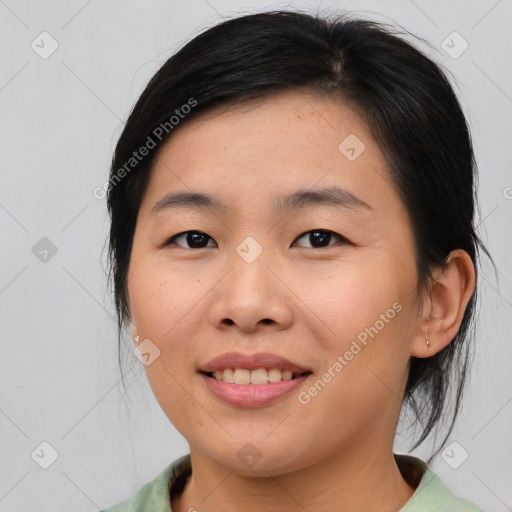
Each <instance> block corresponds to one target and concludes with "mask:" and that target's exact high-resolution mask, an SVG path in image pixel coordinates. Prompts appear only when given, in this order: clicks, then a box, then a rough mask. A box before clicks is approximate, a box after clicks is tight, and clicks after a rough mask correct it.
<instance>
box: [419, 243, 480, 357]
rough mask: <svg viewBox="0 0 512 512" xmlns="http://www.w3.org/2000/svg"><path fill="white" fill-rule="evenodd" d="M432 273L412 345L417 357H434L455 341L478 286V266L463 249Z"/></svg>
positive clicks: (449, 256) (455, 251) (450, 255)
mask: <svg viewBox="0 0 512 512" xmlns="http://www.w3.org/2000/svg"><path fill="white" fill-rule="evenodd" d="M432 274H433V275H432V287H431V290H430V292H429V293H428V294H427V296H426V297H425V298H424V299H423V308H422V312H421V315H420V318H419V320H418V326H417V330H416V334H415V337H414V340H413V343H412V345H411V356H413V357H420V358H421V357H430V356H432V355H434V354H436V353H437V352H439V351H440V350H442V349H443V348H444V347H446V346H447V345H448V344H449V343H450V342H451V341H452V340H453V338H454V337H455V335H456V334H457V332H458V330H459V328H460V324H461V322H462V318H463V316H464V311H465V310H466V306H467V304H468V302H469V300H470V299H471V296H472V295H473V291H474V289H475V267H474V265H473V262H472V261H471V257H470V256H469V254H468V253H467V252H466V251H464V250H462V249H456V250H454V251H452V252H451V253H450V254H449V255H448V258H447V260H446V263H445V264H444V265H443V266H442V267H440V268H438V269H435V270H434V271H433V273H432ZM427 340H428V341H429V342H430V346H428V344H427Z"/></svg>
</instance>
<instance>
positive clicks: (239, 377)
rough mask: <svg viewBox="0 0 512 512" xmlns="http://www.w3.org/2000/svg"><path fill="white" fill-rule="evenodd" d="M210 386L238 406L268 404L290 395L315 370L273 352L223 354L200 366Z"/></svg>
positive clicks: (224, 399) (212, 391)
mask: <svg viewBox="0 0 512 512" xmlns="http://www.w3.org/2000/svg"><path fill="white" fill-rule="evenodd" d="M198 372H199V374H200V376H201V377H202V379H203V382H204V383H205V385H206V387H207V389H208V390H209V391H210V392H211V393H212V394H213V395H214V396H216V397H217V398H218V399H220V400H222V401H223V402H225V403H227V404H229V405H232V406H235V407H264V406H267V405H269V404H272V403H274V402H276V401H277V400H280V399H282V398H284V397H285V396H290V393H291V392H292V391H293V390H296V389H297V388H298V387H299V386H301V385H302V384H304V382H305V381H306V379H308V378H309V376H310V375H312V374H313V372H312V371H311V370H310V369H308V368H304V367H302V366H299V365H297V364H295V363H293V362H292V361H290V360H288V359H286V358H284V357H281V356H278V355H276V354H271V353H256V354H242V353H239V352H230V353H226V354H222V355H220V356H218V357H216V358H214V359H212V360H211V361H210V362H209V363H207V364H206V365H204V366H202V367H201V368H199V369H198Z"/></svg>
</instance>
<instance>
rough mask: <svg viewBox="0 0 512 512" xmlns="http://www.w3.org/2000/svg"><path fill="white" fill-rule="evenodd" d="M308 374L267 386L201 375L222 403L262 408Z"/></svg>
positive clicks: (299, 383) (290, 389) (294, 387)
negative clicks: (235, 382) (225, 380)
mask: <svg viewBox="0 0 512 512" xmlns="http://www.w3.org/2000/svg"><path fill="white" fill-rule="evenodd" d="M309 375H310V374H307V375H303V376H301V377H296V378H295V379H290V380H280V381H279V382H269V383H268V384H229V383H228V382H224V381H222V380H217V379H215V378H213V377H208V376H207V375H205V374H204V373H202V374H201V377H202V378H203V380H204V382H205V383H206V385H207V386H208V389H209V390H210V391H211V392H212V393H213V394H214V395H215V396H217V397H218V398H220V399H221V400H223V401H224V402H226V403H228V404H230V405H235V406H237V407H263V406H265V405H268V404H270V403H272V402H275V401H276V400H278V399H279V398H281V397H283V396H284V395H286V394H287V393H289V392H290V391H293V390H294V389H296V388H297V387H298V386H300V385H301V384H302V383H303V382H304V381H305V380H306V379H307V378H308V376H309Z"/></svg>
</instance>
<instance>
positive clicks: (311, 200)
mask: <svg viewBox="0 0 512 512" xmlns="http://www.w3.org/2000/svg"><path fill="white" fill-rule="evenodd" d="M303 191H310V192H315V194H309V195H306V194H303V195H300V194H302V192H303ZM329 191H330V193H329V194H328V192H329ZM336 191H337V193H335V192H336ZM178 193H180V194H191V193H196V194H205V195H206V194H207V195H208V196H211V197H212V199H213V201H214V202H213V203H212V204H207V203H206V202H204V201H203V202H202V203H201V202H199V203H198V202H196V203H194V204H193V203H192V202H189V203H188V204H184V202H183V201H181V202H180V201H172V200H171V198H170V197H168V195H170V194H178ZM166 197H167V201H166V200H165V198H166ZM294 197H295V199H296V200H294ZM287 198H288V200H287ZM297 198H298V199H297ZM162 200H163V201H162ZM217 203H218V204H221V203H222V205H224V206H223V207H219V206H217ZM155 205H159V206H157V207H156V208H155ZM187 231H197V232H200V233H198V234H197V233H196V234H195V235H194V234H192V235H189V236H187V234H186V233H185V234H184V235H180V236H178V237H177V238H175V239H174V240H173V241H171V242H170V243H169V244H167V245H165V243H166V242H167V241H168V240H169V239H171V238H172V237H173V236H174V235H177V234H180V233H184V232H187ZM128 292H129V298H130V313H131V317H132V321H133V334H134V336H135V335H139V336H140V339H141V340H145V341H143V345H142V347H141V351H142V352H144V353H145V356H144V357H143V359H144V361H145V370H146V373H147V376H148V379H149V382H150V385H151V387H152V389H153V392H154V394H155V396H156V399H157V400H158V402H159V403H160V405H161V407H162V409H163V411H164V412H165V413H166V415H167V416H168V418H169V419H170V420H171V422H172V423H173V424H174V425H175V427H176V428H177V429H178V430H179V431H180V432H181V433H182V434H183V436H184V437H185V438H186V439H187V441H188V442H189V444H190V447H191V451H192V453H195V454H197V456H202V457H206V458H208V459H209V460H210V462H211V461H213V462H215V463H218V464H221V465H223V466H226V467H230V468H236V470H237V471H240V472H243V473H245V474H254V475H257V474H265V472H271V473H272V474H275V475H277V474H281V473H285V472H288V471H292V470H298V469H301V468H306V467H307V466H310V465H312V464H314V463H317V462H320V461H324V462H325V461H326V460H328V459H329V458H331V457H339V456H340V454H344V455H345V456H347V457H350V456H354V457H357V458H358V459H359V458H360V457H361V455H362V453H363V452H365V453H367V454H372V456H375V454H377V453H381V452H382V450H383V449H386V450H391V448H392V443H393V437H394V432H395V425H396V420H397V417H398V414H399V410H400V407H401V403H402V395H403V390H404V388H405V383H406V378H407V371H408V361H409V357H410V351H411V346H412V343H413V341H414V340H415V339H416V338H417V337H418V336H419V333H418V331H419V327H418V325H419V320H418V318H419V317H418V311H419V307H420V303H419V302H418V301H419V298H418V295H417V272H416V267H415V255H414V244H413V232H412V229H411V225H410V221H409V217H408V214H407V212H406V210H405V207H404V205H403V204H402V202H401V201H400V199H399V197H398V194H397V192H396V190H395V188H394V186H393V184H392V183H391V180H390V176H389V174H388V170H387V166H386V162H385V158H384V155H383V153H382V152H381V151H380V149H379V148H378V146H377V144H376V143H375V142H374V140H373V139H372V134H371V132H370V131H369V130H368V128H367V127H366V126H365V124H364V123H363V122H362V121H361V119H360V118H359V117H358V116H357V115H356V114H355V112H354V111H353V110H351V109H349V108H348V107H347V106H344V105H342V104H340V102H339V101H338V100H336V101H335V100H331V99H329V98H325V97H322V98H319V97H313V96H309V95H305V94H299V93H296V92H286V93H280V94H278V95H274V96H271V97H268V98H266V99H264V100H260V101H257V102H256V101H255V102H252V103H248V104H245V105H243V106H239V107H236V108H234V109H230V110H226V111H217V112H215V113H211V114H208V115H202V116H200V117H198V118H197V119H195V120H191V121H190V122H189V123H187V124H185V125H183V126H181V127H179V129H177V130H176V132H175V133H174V134H173V135H172V137H171V139H170V140H169V141H168V142H167V144H166V145H165V146H164V147H163V149H162V150H161V152H160V153H159V155H158V158H157V160H156V162H155V165H154V168H153V170H152V175H151V180H150V183H149V187H148V190H147V193H146V195H145V197H144V199H143V202H142V204H141V208H140V212H139V216H138V220H137V226H136V231H135V236H134V243H133V250H132V254H131V262H130V268H129V276H128ZM148 340H149V341H148ZM234 352H236V353H238V355H239V356H240V359H238V360H237V359H236V357H235V359H229V357H228V358H227V359H226V360H224V361H220V362H219V363H218V365H216V366H212V365H209V363H210V362H211V361H213V360H214V359H215V358H218V357H219V356H222V355H224V354H232V353H234ZM263 353H265V354H267V355H266V356H265V357H264V358H263V359H261V360H258V359H251V356H254V355H258V354H260V355H261V354H263ZM245 356H246V357H245ZM273 358H275V359H273ZM278 358H284V359H286V360H287V361H288V364H293V365H294V366H295V367H296V368H291V367H290V366H287V364H285V363H284V362H283V361H282V360H279V359H278ZM261 367H264V368H267V369H271V368H275V369H274V370H272V371H270V372H267V373H266V374H265V372H264V371H261V370H259V371H256V372H251V371H250V369H251V368H254V369H255V368H261ZM214 368H217V370H219V371H218V373H217V378H221V379H225V380H226V381H227V382H224V381H219V380H217V378H216V377H215V374H214V375H213V377H212V376H208V375H206V374H205V373H203V371H204V372H206V371H207V370H212V371H213V369H214ZM223 368H226V369H228V370H227V371H226V372H222V369H223ZM230 368H231V369H233V368H235V369H236V368H238V370H237V371H235V372H234V375H232V374H231V372H230V371H229V369H230ZM290 368H291V369H292V370H294V371H295V373H296V374H300V375H297V376H296V378H293V379H292V380H291V381H290V380H287V379H288V378H289V376H290V374H289V373H287V372H286V369H288V370H289V369H290ZM276 369H277V370H281V372H279V371H276ZM304 372H306V373H305V374H304ZM269 376H271V380H278V382H270V383H266V384H239V383H232V382H230V380H232V379H236V382H242V383H243V382H247V380H245V379H252V380H253V381H254V382H267V379H268V378H269ZM258 379H261V381H260V380H258ZM279 379H281V380H280V381H279ZM258 386H262V387H258ZM249 443H250V444H249ZM359 460H360V459H359Z"/></svg>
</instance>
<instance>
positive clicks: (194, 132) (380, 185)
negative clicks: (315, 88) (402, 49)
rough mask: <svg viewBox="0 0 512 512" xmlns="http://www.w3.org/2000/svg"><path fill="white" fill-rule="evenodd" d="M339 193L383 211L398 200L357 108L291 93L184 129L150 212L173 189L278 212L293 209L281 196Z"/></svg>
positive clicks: (168, 156) (159, 161)
mask: <svg viewBox="0 0 512 512" xmlns="http://www.w3.org/2000/svg"><path fill="white" fill-rule="evenodd" d="M333 187H334V188H339V189H343V190H344V191H346V192H347V194H346V197H347V198H348V197H349V196H353V197H357V198H359V199H360V200H361V201H362V202H364V203H366V204H367V205H371V206H372V207H374V206H375V207H376V208H377V209H379V206H380V208H386V207H389V206H391V203H393V201H395V202H396V201H397V200H398V195H397V194H396V192H395V190H394V185H393V184H392V183H391V180H390V176H389V173H388V170H387V164H386V160H385V157H384V155H383V154H382V152H381V150H380V148H379V147H378V145H377V144H376V143H375V141H374V140H373V138H372V136H371V132H370V130H369V129H368V127H367V126H366V125H365V123H364V122H363V120H362V119H361V118H360V117H359V116H358V114H357V113H356V111H355V110H354V109H352V108H350V107H349V106H347V105H344V104H343V103H342V102H340V101H339V100H337V99H334V98H329V97H326V96H322V97H319V96H313V95H309V94H305V93H299V92H284V93H279V94H275V95H272V96H269V97H266V98H260V99H257V100H251V101H246V102H244V103H242V104H238V105H236V106H231V107H227V108H226V107H222V108H218V109H215V110H212V111H210V112H207V113H204V114H200V115H199V116H198V117H197V118H194V119H191V120H190V121H188V122H187V123H185V124H184V125H183V126H180V127H179V129H177V130H176V132H174V133H173V134H172V136H171V137H170V139H169V140H168V141H167V143H166V144H165V145H164V146H163V148H162V149H161V150H160V152H159V155H158V157H157V158H156V160H155V163H154V166H153V169H152V173H151V179H150V184H149V187H148V191H147V194H146V199H147V201H146V203H147V202H148V201H150V202H151V203H152V204H151V205H146V208H150V209H149V210H148V214H149V212H150V211H151V210H153V208H154V207H155V205H156V203H158V202H159V201H162V200H163V199H164V196H165V195H166V194H168V193H169V192H171V191H175V192H195V191H200V192H204V193H210V194H211V195H212V196H214V197H217V198H220V199H221V201H222V202H223V203H224V204H225V205H228V206H229V205H232V204H237V203H239V202H241V201H244V202H245V203H246V204H248V203H251V202H261V204H260V206H264V207H265V208H266V207H268V208H275V207H276V204H277V205H279V204H281V205H283V204H284V205H285V206H286V201H284V202H283V200H282V199H279V198H278V196H281V197H285V196H290V195H291V194H293V193H295V192H297V191H298V190H299V189H300V190H303V191H304V190H317V189H320V188H321V189H324V188H331V189H332V188H333ZM354 202H356V201H354ZM263 203H264V204H263ZM372 203H373V205H372ZM395 206H396V205H395Z"/></svg>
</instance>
